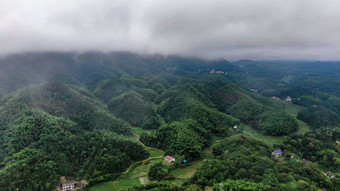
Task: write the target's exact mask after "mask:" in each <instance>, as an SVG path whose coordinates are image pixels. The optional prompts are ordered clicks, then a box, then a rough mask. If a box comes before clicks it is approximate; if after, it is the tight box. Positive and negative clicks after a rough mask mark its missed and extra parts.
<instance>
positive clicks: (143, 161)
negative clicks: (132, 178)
mask: <svg viewBox="0 0 340 191" xmlns="http://www.w3.org/2000/svg"><path fill="white" fill-rule="evenodd" d="M136 138H137V139H136V141H137V142H138V143H139V144H141V145H142V146H143V147H145V148H147V149H150V150H157V151H159V152H161V153H163V154H162V155H161V156H159V157H149V158H147V159H144V160H140V161H136V162H134V163H132V164H131V165H130V167H129V168H128V169H127V170H126V171H125V172H123V173H122V175H123V174H127V173H128V172H129V171H130V169H131V168H132V167H133V166H134V165H135V164H137V163H142V165H144V164H145V163H146V162H147V161H149V160H152V159H161V158H162V157H163V156H164V151H162V150H160V149H157V148H153V147H147V146H146V145H144V143H142V142H141V141H140V140H139V139H140V136H139V135H136Z"/></svg>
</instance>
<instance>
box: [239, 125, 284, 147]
mask: <svg viewBox="0 0 340 191" xmlns="http://www.w3.org/2000/svg"><path fill="white" fill-rule="evenodd" d="M241 128H244V130H243V133H244V134H246V135H249V136H251V137H253V138H254V139H257V140H260V141H263V142H265V143H267V144H269V145H271V146H273V145H274V144H279V143H281V142H282V141H283V137H274V136H267V135H263V134H262V133H260V132H258V131H256V130H255V129H253V128H251V127H250V126H249V125H246V124H241Z"/></svg>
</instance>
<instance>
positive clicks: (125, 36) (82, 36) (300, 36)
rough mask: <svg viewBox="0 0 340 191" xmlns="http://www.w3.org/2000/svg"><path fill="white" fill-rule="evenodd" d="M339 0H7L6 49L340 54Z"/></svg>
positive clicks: (0, 26) (1, 40) (0, 29)
mask: <svg viewBox="0 0 340 191" xmlns="http://www.w3.org/2000/svg"><path fill="white" fill-rule="evenodd" d="M339 23H340V1H338V0H323V1H320V0H298V1H297V0H271V1H268V0H209V1H207V0H204V1H201V0H190V1H186V0H184V1H175V0H167V1H165V0H164V1H163V0H160V1H158V0H122V1H118V0H117V1H112V0H100V1H98V0H58V1H55V0H0V54H8V53H19V52H31V51H87V50H100V51H131V52H136V53H151V54H153V53H159V54H179V55H184V56H199V57H204V58H221V57H223V58H226V59H240V58H250V59H309V60H311V59H317V60H339V59H340V54H339V52H340V35H339V34H340V24H339Z"/></svg>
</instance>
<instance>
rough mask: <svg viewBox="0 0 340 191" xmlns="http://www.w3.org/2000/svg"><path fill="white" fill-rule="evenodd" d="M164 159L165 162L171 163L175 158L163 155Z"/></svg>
mask: <svg viewBox="0 0 340 191" xmlns="http://www.w3.org/2000/svg"><path fill="white" fill-rule="evenodd" d="M165 161H166V162H167V163H170V164H173V163H175V161H176V159H175V158H174V157H172V156H169V155H168V156H166V157H165Z"/></svg>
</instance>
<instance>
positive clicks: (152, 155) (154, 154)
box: [149, 149, 164, 158]
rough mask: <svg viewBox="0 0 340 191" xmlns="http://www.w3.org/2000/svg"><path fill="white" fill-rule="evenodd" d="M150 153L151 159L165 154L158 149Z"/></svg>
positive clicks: (151, 150) (150, 150)
mask: <svg viewBox="0 0 340 191" xmlns="http://www.w3.org/2000/svg"><path fill="white" fill-rule="evenodd" d="M149 153H150V157H151V158H155V157H161V156H163V154H164V152H161V151H160V150H157V149H149Z"/></svg>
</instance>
